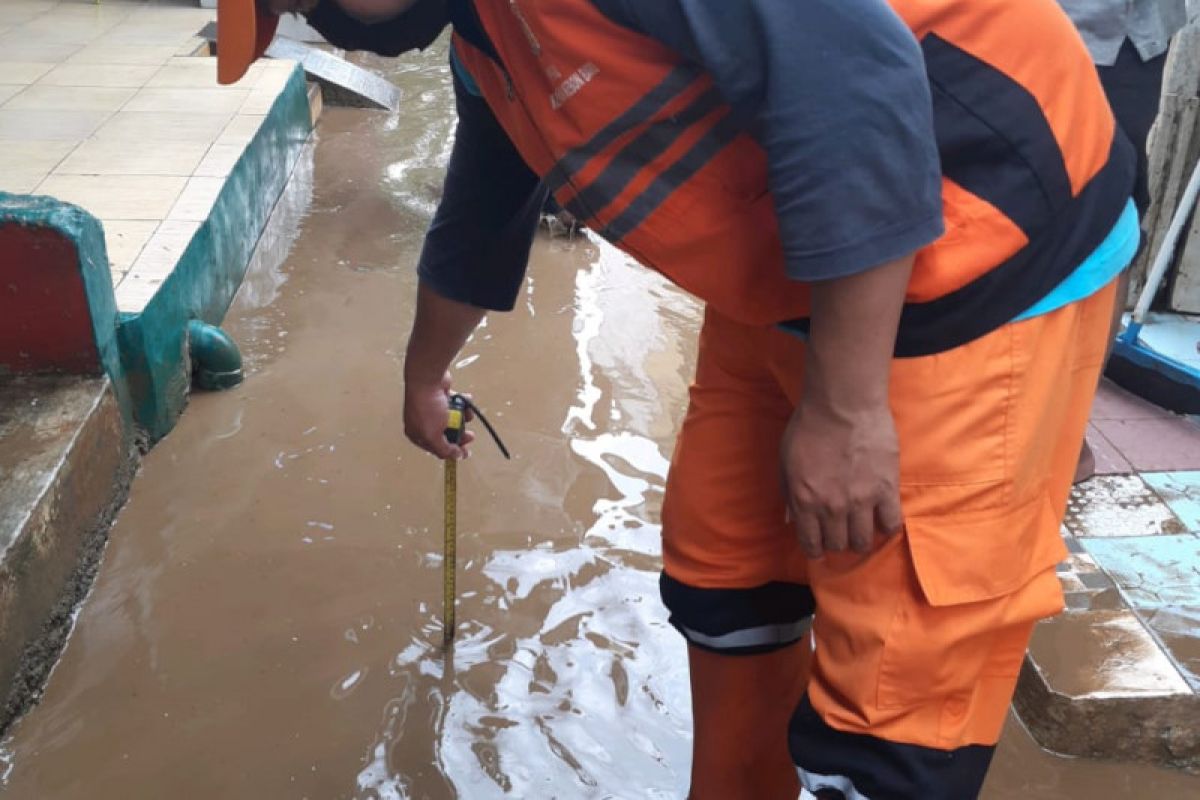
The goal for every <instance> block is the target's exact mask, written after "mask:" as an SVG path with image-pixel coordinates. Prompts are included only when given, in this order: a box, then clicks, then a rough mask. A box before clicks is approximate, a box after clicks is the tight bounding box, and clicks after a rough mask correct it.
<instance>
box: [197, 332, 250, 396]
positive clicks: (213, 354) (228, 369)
mask: <svg viewBox="0 0 1200 800" xmlns="http://www.w3.org/2000/svg"><path fill="white" fill-rule="evenodd" d="M187 333H188V355H189V356H191V360H192V380H193V382H194V383H195V385H196V388H198V389H203V390H205V391H217V390H220V389H232V388H233V387H234V386H237V385H238V384H239V383H241V382H242V378H243V375H242V354H241V352H240V351H239V350H238V346H237V343H236V342H234V341H233V338H232V337H231V336H230V335H229V334H228V333H226V332H225V331H223V330H221V329H220V328H218V327H217V326H216V325H209V324H208V323H207V322H201V321H200V320H198V319H193V320H191V321H189V322H188V326H187Z"/></svg>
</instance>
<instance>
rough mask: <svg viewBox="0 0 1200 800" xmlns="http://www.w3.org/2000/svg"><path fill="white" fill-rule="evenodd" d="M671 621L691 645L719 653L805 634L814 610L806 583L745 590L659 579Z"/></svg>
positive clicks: (760, 649)
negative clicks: (709, 587)
mask: <svg viewBox="0 0 1200 800" xmlns="http://www.w3.org/2000/svg"><path fill="white" fill-rule="evenodd" d="M659 587H660V590H661V592H662V599H663V603H664V604H665V605H666V607H667V609H668V610H669V611H670V612H671V624H672V625H674V626H675V628H676V629H677V630H678V631H679V632H680V633H681V634H683V636H684V638H686V639H687V640H688V641H689V642H690V643H692V644H693V645H695V646H696V647H700V648H703V649H705V650H711V651H713V652H717V653H722V654H724V655H751V654H755V653H766V652H770V651H772V650H778V649H780V648H783V647H787V646H789V645H792V644H795V643H796V642H798V641H800V640H801V639H803V638H804V637H806V636H807V635H808V631H809V629H810V627H811V626H812V614H813V611H814V609H815V607H816V606H815V603H814V602H813V596H812V592H811V591H809V589H808V587H807V586H801V585H799V584H794V583H783V582H779V581H775V582H772V583H766V584H763V585H762V586H755V587H752V588H748V589H706V588H701V587H696V586H689V585H687V584H685V583H682V582H680V581H677V580H675V579H674V578H672V577H671V576H670V575H668V574H667V573H666V572H664V573H663V574H662V578H661V579H660V582H659Z"/></svg>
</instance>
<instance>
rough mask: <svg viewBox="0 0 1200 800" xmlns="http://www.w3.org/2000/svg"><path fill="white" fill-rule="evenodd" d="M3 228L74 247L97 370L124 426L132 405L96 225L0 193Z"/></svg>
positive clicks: (43, 200)
mask: <svg viewBox="0 0 1200 800" xmlns="http://www.w3.org/2000/svg"><path fill="white" fill-rule="evenodd" d="M4 224H16V225H25V226H28V227H37V228H46V229H50V230H54V231H57V232H58V233H59V234H61V235H62V236H63V238H65V239H66V240H67V241H69V242H71V243H72V244H73V245H74V247H75V253H76V255H77V257H78V261H77V264H78V267H79V273H80V276H81V277H82V279H83V288H84V294H85V295H86V297H87V304H88V310H89V312H90V314H91V318H92V331H93V333H94V334H95V337H96V349H97V351H98V353H99V356H100V366H101V367H102V369H103V370H104V372H105V373H107V374H108V377H109V379H110V380H111V381H112V386H113V393H114V394H115V395H116V397H117V401H118V403H119V404H120V407H121V413H122V416H123V417H124V418H125V422H126V425H127V427H128V423H129V422H130V421H131V412H132V402H131V398H130V391H129V387H128V384H127V382H126V380H125V373H124V368H123V366H122V359H121V353H120V347H119V344H118V313H117V301H116V297H115V296H114V294H113V286H112V273H111V272H110V271H109V264H108V251H107V250H106V249H105V246H104V231H103V229H102V228H101V227H100V220H98V219H96V218H95V217H93V216H92V215H91V214H89V213H88V212H87V211H85V210H83V209H82V208H80V207H79V206H76V205H71V204H70V203H64V202H62V201H61V200H55V199H54V198H53V197H43V196H39V195H28V194H10V193H8V192H0V225H4Z"/></svg>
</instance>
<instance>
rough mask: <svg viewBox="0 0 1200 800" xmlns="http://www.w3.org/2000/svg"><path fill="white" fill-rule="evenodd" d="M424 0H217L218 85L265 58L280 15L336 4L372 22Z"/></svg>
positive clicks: (240, 75)
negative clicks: (323, 4) (264, 55)
mask: <svg viewBox="0 0 1200 800" xmlns="http://www.w3.org/2000/svg"><path fill="white" fill-rule="evenodd" d="M420 2H423V0H218V2H217V82H218V83H235V82H236V81H238V80H239V79H240V78H241V77H242V76H243V75H245V74H246V70H247V69H249V67H250V65H251V64H253V63H254V62H255V61H256V60H258V59H259V58H260V57H262V54H263V53H264V52H265V51H266V49H267V47H268V46H269V45H270V44H271V39H272V38H273V37H274V36H275V28H276V27H277V26H278V24H279V16H280V15H281V14H309V13H311V12H312V11H313V10H315V9H316V7H317V6H318V5H320V4H321V3H336V4H337V5H338V6H340V7H341V8H342V10H343V11H345V12H346V13H347V14H349V15H350V16H352V17H357V18H358V19H360V20H362V21H363V22H373V21H378V20H383V19H388V18H391V17H395V16H397V15H399V14H403V13H404V12H405V11H408V10H409V9H411V8H412V7H413V6H415V5H417V4H418V3H420Z"/></svg>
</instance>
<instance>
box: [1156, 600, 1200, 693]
mask: <svg viewBox="0 0 1200 800" xmlns="http://www.w3.org/2000/svg"><path fill="white" fill-rule="evenodd" d="M1141 616H1142V619H1144V620H1145V621H1146V624H1147V625H1149V626H1150V630H1152V631H1153V632H1154V633H1155V634H1156V635H1157V636H1158V638H1159V640H1160V641H1161V642H1162V643H1163V644H1164V645H1165V646H1166V648H1167V655H1169V656H1170V657H1171V659H1172V660H1173V661H1174V662H1175V664H1176V665H1177V666H1178V667H1179V669H1180V671H1181V672H1182V673H1183V677H1184V678H1185V679H1186V680H1187V682H1188V683H1189V684H1190V685H1191V687H1192V689H1193V690H1195V691H1197V692H1200V598H1197V603H1196V604H1195V605H1190V606H1163V607H1162V608H1156V609H1154V610H1152V611H1145V612H1142V615H1141Z"/></svg>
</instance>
